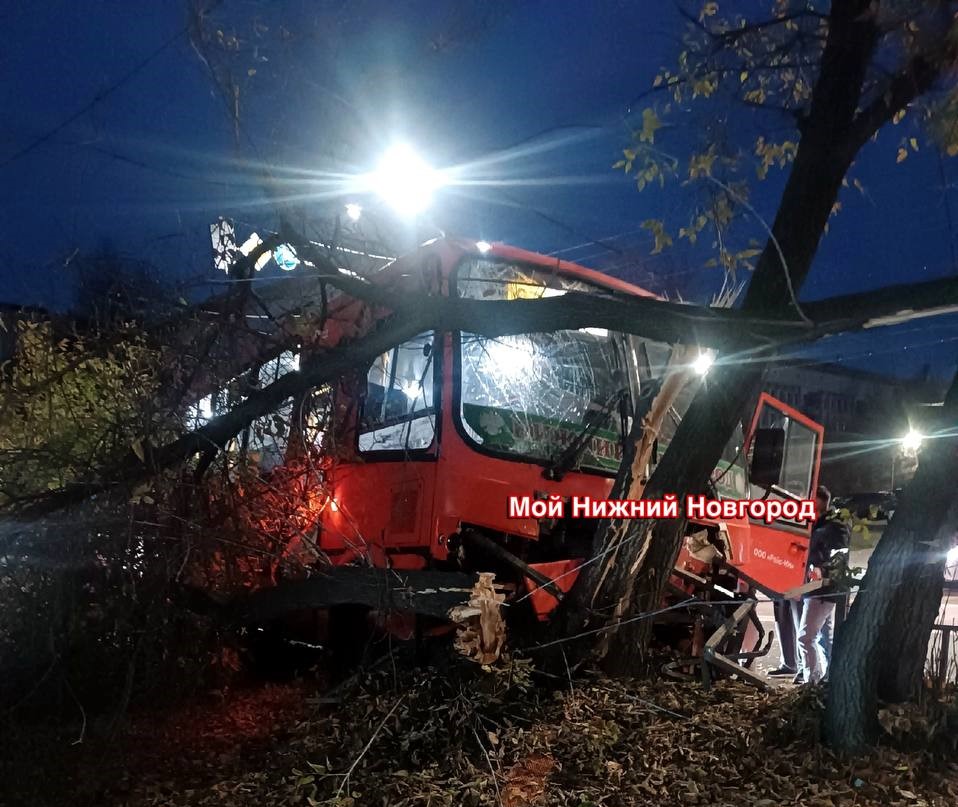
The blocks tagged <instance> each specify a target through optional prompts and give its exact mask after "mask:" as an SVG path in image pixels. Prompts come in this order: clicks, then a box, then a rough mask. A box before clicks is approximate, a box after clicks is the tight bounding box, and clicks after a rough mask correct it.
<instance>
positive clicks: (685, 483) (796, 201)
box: [563, 0, 878, 673]
mask: <svg viewBox="0 0 958 807" xmlns="http://www.w3.org/2000/svg"><path fill="white" fill-rule="evenodd" d="M868 7H869V3H868V2H867V0H856V1H855V2H846V3H839V4H835V6H833V9H832V13H831V22H830V25H829V33H828V40H827V42H826V45H825V50H824V53H823V56H822V67H821V71H820V73H819V77H818V80H817V82H816V85H815V88H814V90H813V94H812V103H811V108H810V112H809V116H808V119H807V120H806V121H805V124H804V126H803V129H802V137H801V139H800V141H799V146H798V151H797V153H796V156H795V161H794V163H793V165H792V169H791V172H790V173H789V177H788V181H787V182H786V185H785V189H784V191H783V194H782V199H781V202H780V204H779V208H778V211H777V214H776V216H775V221H774V224H773V226H772V237H771V238H769V240H768V241H767V243H766V245H765V248H764V249H763V251H762V254H761V256H760V257H759V261H758V265H757V267H756V271H755V275H754V277H753V278H752V281H751V283H750V284H749V288H748V292H747V294H746V297H745V302H744V306H743V308H744V312H745V313H747V314H750V315H758V316H768V315H771V316H781V315H782V314H783V313H786V314H787V313H790V310H791V313H793V314H798V315H800V316H805V315H804V313H803V312H801V311H800V310H799V309H798V301H797V295H798V292H799V290H800V289H801V286H802V283H803V282H804V280H805V278H806V276H807V275H808V272H809V271H810V269H811V266H812V261H813V259H814V256H815V252H816V250H817V249H818V244H819V241H820V239H821V236H822V233H823V232H824V230H825V225H826V223H827V222H828V218H829V216H830V215H831V211H832V208H833V206H834V204H835V201H836V200H837V198H838V193H839V191H840V189H841V184H842V180H843V178H844V176H845V174H846V173H847V171H848V168H849V167H850V165H851V162H852V160H853V159H854V157H855V154H856V153H857V148H855V147H853V145H852V144H853V139H852V137H851V132H852V128H853V123H854V121H855V115H856V110H857V108H858V104H859V101H860V97H861V92H862V85H863V81H864V77H865V72H866V69H867V67H868V64H869V61H870V59H871V55H872V51H873V49H874V46H875V42H876V39H877V35H878V32H877V29H876V27H875V24H874V20H873V18H872V17H871V16H870V15H867V14H865V12H866V11H867V10H868ZM768 358H769V353H768V352H764V353H763V352H761V351H757V352H754V353H752V354H751V355H743V356H735V355H731V356H725V357H723V359H721V360H720V361H719V362H718V363H717V365H716V367H715V368H714V370H713V372H712V374H710V376H709V383H708V384H707V385H705V386H704V387H703V389H702V390H700V392H699V393H698V394H697V395H696V397H695V399H694V400H693V402H692V405H691V406H690V408H689V410H688V411H687V412H686V414H685V417H684V418H683V420H682V422H681V424H680V425H679V427H678V429H677V430H676V433H675V436H674V438H673V440H672V443H671V445H670V446H669V450H668V451H667V452H666V454H665V457H664V458H663V459H662V461H661V462H660V463H659V464H658V466H657V467H656V469H655V471H654V472H653V474H652V477H651V478H650V480H649V482H648V485H647V486H646V489H645V498H647V499H653V498H660V497H662V496H664V495H665V494H669V493H674V494H676V495H677V496H678V497H679V498H680V501H681V499H682V498H683V497H684V496H685V495H687V494H689V493H697V492H704V490H705V488H706V485H707V482H708V479H709V476H710V474H711V473H712V471H713V469H714V468H715V466H716V464H717V463H718V461H719V459H720V458H721V455H722V449H723V448H724V447H725V445H726V443H727V442H728V440H729V438H730V437H731V435H732V433H733V431H734V429H735V424H736V422H737V421H738V419H739V418H740V417H741V415H742V412H743V409H744V408H745V406H746V405H747V403H748V402H749V400H750V399H751V398H752V397H753V396H754V394H755V391H756V389H757V387H758V386H759V384H760V383H761V379H762V375H763V371H764V367H765V364H764V361H767V360H768ZM624 472H625V471H620V473H624ZM685 528H686V519H685V518H684V517H682V518H678V519H675V520H662V521H656V520H645V521H638V520H637V521H631V522H628V521H627V522H623V523H619V524H613V526H612V527H611V528H610V529H609V530H607V531H605V539H606V540H605V543H604V545H603V546H601V547H599V548H598V552H597V553H596V554H599V555H601V554H602V553H611V552H612V551H613V550H614V549H615V546H614V543H613V542H617V541H618V537H619V536H620V535H624V538H623V540H622V541H621V544H620V545H619V549H618V557H617V563H616V567H615V569H614V573H613V574H610V575H607V576H605V577H600V573H599V572H598V571H597V569H596V567H600V566H601V564H596V563H593V564H590V566H588V567H586V570H585V573H584V574H582V575H580V578H579V579H578V580H577V581H576V586H575V587H574V594H573V596H572V597H569V598H567V599H571V600H573V602H574V603H575V604H576V605H578V606H579V607H580V608H582V609H584V610H582V611H581V612H580V613H579V614H570V615H568V616H566V617H565V619H564V620H563V622H564V625H563V627H565V628H571V629H572V635H575V633H579V632H582V631H583V630H590V631H598V634H599V635H602V634H606V635H604V636H603V640H602V646H604V647H612V646H614V647H615V651H616V652H615V653H614V654H608V655H607V656H606V657H605V661H604V666H605V667H606V668H607V670H609V671H610V672H613V673H634V672H636V671H641V670H643V668H645V667H646V666H647V661H648V653H647V651H648V645H649V640H650V638H651V631H652V620H651V619H649V618H648V614H650V612H652V611H654V610H655V609H656V607H657V606H658V604H659V603H660V602H661V600H662V594H663V592H664V588H665V584H666V582H667V581H668V578H669V575H670V574H671V571H672V568H673V566H674V565H675V560H676V558H677V556H678V552H679V549H680V548H681V544H682V540H683V538H684V535H685ZM578 588H582V589H585V590H586V592H587V593H578V592H575V589H578ZM570 607H571V606H570ZM596 623H598V625H597V624H596ZM587 626H588V627H587ZM610 642H611V643H610Z"/></svg>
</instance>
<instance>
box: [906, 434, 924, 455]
mask: <svg viewBox="0 0 958 807" xmlns="http://www.w3.org/2000/svg"><path fill="white" fill-rule="evenodd" d="M924 439H925V438H924V435H922V433H921V432H919V431H916V430H915V429H909V430H908V434H906V435H905V436H904V437H902V438H901V445H902V448H904V449H905V451H917V450H918V449H919V448H921V444H922V441H923V440H924Z"/></svg>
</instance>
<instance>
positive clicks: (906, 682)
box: [878, 501, 958, 703]
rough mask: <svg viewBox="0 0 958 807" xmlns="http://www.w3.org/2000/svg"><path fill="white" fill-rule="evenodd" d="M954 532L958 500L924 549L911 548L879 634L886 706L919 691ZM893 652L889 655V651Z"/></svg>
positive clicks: (881, 694)
mask: <svg viewBox="0 0 958 807" xmlns="http://www.w3.org/2000/svg"><path fill="white" fill-rule="evenodd" d="M956 530H958V501H953V502H952V506H951V509H950V510H949V512H948V514H947V515H946V516H945V520H944V522H943V523H942V525H941V527H940V528H939V530H938V534H937V535H936V536H935V538H934V539H933V541H932V542H931V543H929V544H928V545H924V544H922V545H920V546H917V547H915V552H914V557H913V559H912V561H911V563H910V564H909V567H908V568H907V569H906V570H905V575H904V583H903V584H902V585H901V586H899V587H898V590H897V591H896V592H895V595H894V602H893V603H892V605H891V609H890V613H891V614H893V615H894V617H895V618H894V619H893V621H891V622H890V623H888V624H887V625H886V628H885V630H884V631H883V633H882V639H881V647H882V649H883V652H882V653H881V657H880V658H879V660H878V697H879V699H880V700H882V701H885V702H886V703H902V702H904V701H908V700H913V699H915V698H916V697H917V696H918V695H919V693H920V691H921V687H922V682H923V680H924V672H925V660H926V658H927V653H928V642H929V640H930V638H931V631H932V628H933V627H934V625H935V619H936V618H937V616H938V610H939V608H940V606H941V597H942V588H943V585H944V571H945V556H946V554H947V551H948V549H950V548H951V546H952V543H953V540H954V536H955V532H956ZM889 651H891V652H889Z"/></svg>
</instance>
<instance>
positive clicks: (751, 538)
mask: <svg viewBox="0 0 958 807" xmlns="http://www.w3.org/2000/svg"><path fill="white" fill-rule="evenodd" d="M759 430H766V434H769V433H774V434H775V435H776V436H777V438H778V440H779V441H780V445H781V461H780V473H778V474H777V476H778V479H777V480H757V479H755V473H754V462H755V459H756V458H755V448H756V437H757V435H758V433H759ZM824 434H825V430H824V428H823V427H822V426H821V425H820V424H818V423H816V422H815V421H813V420H811V419H809V418H808V417H806V416H805V415H803V414H802V413H801V412H799V411H798V410H796V409H793V408H792V407H790V406H788V404H785V403H782V402H781V401H779V400H777V399H776V398H773V397H772V396H771V395H769V394H767V393H762V395H761V397H760V398H759V401H758V405H757V406H756V408H755V413H754V414H753V416H752V422H751V425H750V427H749V432H748V439H747V443H746V445H747V446H748V448H749V455H750V462H749V467H750V469H751V471H750V479H749V497H750V498H752V499H770V500H774V499H778V500H781V501H785V500H788V499H792V500H806V499H814V498H815V488H816V487H817V486H818V477H819V471H820V466H821V457H822V440H823V439H824ZM811 529H812V525H811V524H802V523H800V522H798V521H793V520H789V519H787V518H784V517H782V518H779V519H777V520H775V521H774V522H772V523H771V524H769V523H767V522H766V521H765V520H763V519H754V518H751V519H749V529H748V533H747V539H746V541H745V546H744V547H743V548H742V549H743V551H742V554H741V557H740V559H738V561H737V563H736V566H737V568H738V571H739V574H740V575H741V576H742V577H744V578H746V579H747V580H749V581H750V582H751V583H752V584H753V585H755V587H756V588H758V589H759V590H760V591H763V592H764V593H766V594H772V595H776V594H783V593H784V592H786V591H788V590H790V589H793V588H796V587H798V586H800V585H802V584H803V583H804V582H805V571H806V564H807V560H808V542H809V536H810V535H811Z"/></svg>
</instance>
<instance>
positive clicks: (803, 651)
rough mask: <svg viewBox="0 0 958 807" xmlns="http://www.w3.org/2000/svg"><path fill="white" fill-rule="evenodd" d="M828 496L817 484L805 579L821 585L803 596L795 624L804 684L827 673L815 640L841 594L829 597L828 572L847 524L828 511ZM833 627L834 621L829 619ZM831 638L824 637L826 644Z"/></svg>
mask: <svg viewBox="0 0 958 807" xmlns="http://www.w3.org/2000/svg"><path fill="white" fill-rule="evenodd" d="M831 499H832V495H831V493H829V492H828V488H826V487H825V486H824V485H820V486H819V488H818V490H817V491H816V492H815V506H816V508H817V510H818V514H819V515H818V519H817V520H816V521H815V525H814V526H813V527H812V536H811V539H810V540H809V544H808V565H809V577H810V579H815V577H819V578H821V579H822V580H823V585H822V587H821V589H819V590H818V591H816V592H814V593H812V594H809V595H806V597H805V601H804V603H803V607H802V617H801V620H800V622H799V625H798V654H799V662H800V665H801V671H800V675H801V676H802V679H801V680H802V681H803V682H804V683H806V684H817V683H818V682H819V681H821V680H822V678H824V677H825V675H826V673H827V672H828V660H827V656H826V653H825V650H824V648H823V647H822V643H821V642H819V641H818V637H819V633H821V631H822V629H823V627H824V626H825V623H826V622H827V621H828V620H829V619H830V618H832V617H833V616H834V614H835V603H836V601H837V597H840V596H841V595H840V594H839V595H836V594H829V588H830V587H829V582H828V571H829V567H830V565H831V563H830V562H831V558H832V555H833V554H835V553H836V552H840V551H842V550H846V549H848V542H849V537H850V536H849V530H848V525H847V524H845V522H844V521H842V520H841V518H840V517H839V515H838V512H837V511H835V510H829V505H830V504H831ZM832 623H833V624H834V620H832ZM830 641H831V637H830V636H829V637H825V642H826V643H827V642H830Z"/></svg>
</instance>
